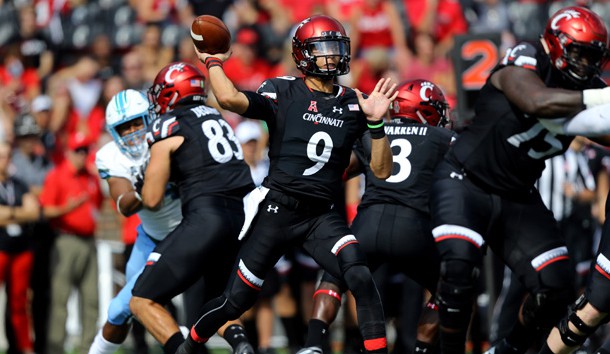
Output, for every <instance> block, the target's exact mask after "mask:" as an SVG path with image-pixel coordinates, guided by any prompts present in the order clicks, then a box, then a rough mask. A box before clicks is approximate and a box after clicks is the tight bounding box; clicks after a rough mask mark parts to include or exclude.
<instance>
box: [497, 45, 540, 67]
mask: <svg viewBox="0 0 610 354" xmlns="http://www.w3.org/2000/svg"><path fill="white" fill-rule="evenodd" d="M536 52H537V49H536V47H534V46H533V45H531V44H530V43H525V42H522V43H519V44H517V45H516V46H514V47H512V48H509V49H507V50H506V54H505V55H504V58H502V61H500V65H502V66H509V65H511V66H520V67H522V68H525V69H530V70H536V66H537V65H538V60H537V59H536Z"/></svg>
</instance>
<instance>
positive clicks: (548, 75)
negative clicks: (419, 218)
mask: <svg viewBox="0 0 610 354" xmlns="http://www.w3.org/2000/svg"><path fill="white" fill-rule="evenodd" d="M607 58H608V32H607V29H606V26H605V24H604V22H603V20H602V19H601V18H600V17H599V16H597V15H596V14H595V13H593V12H592V11H591V10H588V9H586V8H582V7H566V8H563V9H561V10H559V11H558V12H557V13H556V14H554V15H553V16H552V17H551V18H550V19H549V20H548V22H547V26H546V29H545V31H544V33H543V35H542V36H541V41H540V44H539V45H532V44H528V43H521V44H519V45H517V46H515V47H514V48H512V49H511V50H508V51H507V53H506V55H505V57H504V58H503V59H502V60H501V61H500V63H499V64H498V66H496V68H494V70H493V71H492V72H491V74H490V76H489V78H488V79H487V82H486V84H485V86H484V87H483V88H482V90H481V93H480V94H479V97H478V99H477V104H476V108H475V117H474V120H473V122H472V124H470V125H469V126H468V127H466V129H465V130H464V131H463V132H462V133H461V134H460V136H459V137H458V139H457V140H456V142H455V143H454V144H453V145H452V147H451V148H450V149H449V152H448V154H447V155H446V156H445V159H444V161H443V162H441V163H440V164H439V167H438V168H437V169H436V172H435V178H434V182H433V185H432V189H431V200H430V203H431V211H432V221H433V231H432V232H433V235H434V238H435V240H436V243H437V246H438V248H439V251H440V254H441V281H440V285H439V290H438V295H437V296H438V300H439V301H438V304H439V316H440V322H441V327H440V329H441V352H442V353H443V354H463V353H464V345H465V337H466V330H467V328H468V323H469V321H470V316H471V311H472V305H473V300H474V295H475V287H474V284H475V280H476V279H477V277H478V275H479V268H480V265H481V261H482V251H483V250H484V248H485V247H486V246H489V247H490V248H491V249H492V250H493V251H494V253H495V254H496V255H498V256H499V257H500V258H501V259H502V260H503V261H504V262H505V263H506V264H507V265H508V266H509V267H510V268H511V269H512V271H513V272H514V273H516V274H517V275H518V277H519V279H520V281H521V282H522V283H523V284H524V285H525V286H526V287H527V289H528V290H529V294H528V296H527V297H526V299H525V300H524V302H523V305H522V306H521V309H520V313H519V319H518V321H517V322H516V324H515V326H514V327H513V329H512V331H511V333H510V334H509V335H508V336H507V337H506V338H504V339H503V340H502V341H501V342H500V343H499V344H497V345H496V346H494V347H492V348H491V349H490V351H489V353H495V354H505V353H515V354H516V353H523V352H525V351H526V350H527V349H528V348H529V347H530V345H531V344H532V343H533V341H534V340H535V339H536V338H538V336H539V335H540V333H541V332H542V331H544V330H548V329H550V328H551V327H552V326H553V325H555V324H556V322H557V321H558V320H559V319H560V318H561V316H562V314H563V311H564V309H565V308H566V306H567V305H568V303H569V302H571V301H573V299H574V294H573V289H574V287H573V285H572V279H573V278H574V277H573V276H572V275H570V272H572V271H573V270H572V269H571V268H570V264H569V260H568V254H567V248H566V246H565V243H564V242H563V240H561V239H560V238H559V237H558V235H559V230H558V229H557V225H556V222H555V219H554V218H553V214H552V213H551V212H550V211H549V210H548V209H547V208H546V207H545V206H544V203H543V202H542V199H541V198H540V195H539V193H538V191H537V190H536V189H535V188H534V182H535V181H536V179H538V178H539V177H540V175H541V172H542V170H543V168H544V166H545V163H544V160H545V159H547V158H550V157H552V156H555V155H558V154H562V153H563V152H564V151H565V150H566V149H567V148H568V146H569V144H570V142H571V141H572V139H573V136H567V135H564V134H562V133H558V132H557V131H554V130H552V129H549V128H547V124H548V123H549V122H551V123H552V121H553V120H555V119H559V118H563V117H570V116H572V115H574V114H576V113H578V112H579V111H581V110H582V109H583V108H584V107H593V106H596V105H599V104H603V103H606V102H609V100H610V94H609V93H610V92H609V91H608V90H609V89H608V88H603V87H605V86H606V85H605V84H604V82H603V81H602V80H601V79H600V78H599V73H600V72H601V68H602V67H603V65H604V63H606V61H607Z"/></svg>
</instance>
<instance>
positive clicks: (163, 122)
mask: <svg viewBox="0 0 610 354" xmlns="http://www.w3.org/2000/svg"><path fill="white" fill-rule="evenodd" d="M179 130H180V124H179V123H178V119H177V117H176V116H175V115H171V114H165V115H162V116H160V117H157V118H156V119H155V120H153V121H152V122H151V123H150V125H149V126H148V132H147V133H146V141H147V142H148V145H149V146H150V145H153V144H154V143H156V142H157V141H160V140H163V139H165V138H168V137H170V136H172V135H175V134H176V133H177V132H178V131H179Z"/></svg>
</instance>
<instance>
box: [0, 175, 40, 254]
mask: <svg viewBox="0 0 610 354" xmlns="http://www.w3.org/2000/svg"><path fill="white" fill-rule="evenodd" d="M28 192H29V187H28V186H27V184H25V182H23V181H21V180H20V179H18V178H14V177H9V179H8V180H7V181H6V182H5V183H0V205H9V206H21V205H22V204H23V196H24V195H25V194H27V193H28ZM31 237H32V235H31V225H28V224H21V225H17V224H11V225H7V226H4V227H0V250H1V251H4V252H8V253H17V252H22V251H25V250H27V249H28V248H29V247H30V246H31Z"/></svg>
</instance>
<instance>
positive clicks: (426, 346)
mask: <svg viewBox="0 0 610 354" xmlns="http://www.w3.org/2000/svg"><path fill="white" fill-rule="evenodd" d="M414 353H415V354H419V353H422V354H432V353H434V344H432V343H426V342H422V341H418V340H416V341H415V348H414Z"/></svg>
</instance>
